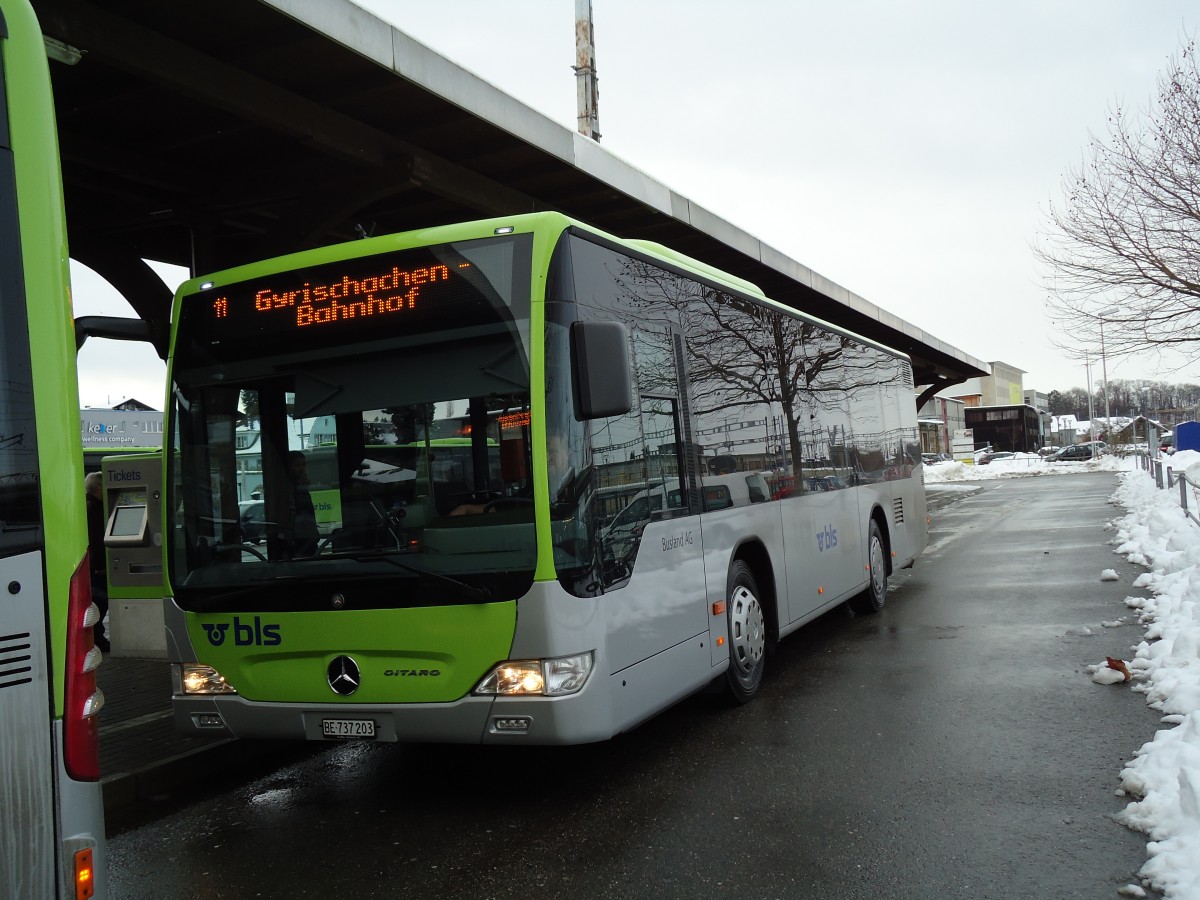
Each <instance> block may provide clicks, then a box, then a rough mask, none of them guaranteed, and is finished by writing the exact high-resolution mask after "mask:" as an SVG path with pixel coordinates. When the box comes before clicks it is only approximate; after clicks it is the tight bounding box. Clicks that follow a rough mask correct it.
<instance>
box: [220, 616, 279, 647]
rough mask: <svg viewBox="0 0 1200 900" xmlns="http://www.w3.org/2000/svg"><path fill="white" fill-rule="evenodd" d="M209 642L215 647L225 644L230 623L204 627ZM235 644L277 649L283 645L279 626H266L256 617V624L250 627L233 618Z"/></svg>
mask: <svg viewBox="0 0 1200 900" xmlns="http://www.w3.org/2000/svg"><path fill="white" fill-rule="evenodd" d="M203 627H204V631H205V634H207V635H208V642H209V643H210V644H212V645H213V646H214V647H220V646H221V645H222V644H223V643H225V634H226V632H227V631H229V623H228V622H224V623H222V624H220V625H204V626H203ZM233 643H234V644H235V645H236V646H238V647H275V646H277V645H279V644H282V643H283V637H282V636H281V635H280V634H279V626H278V625H264V624H263V623H262V620H261V619H260V618H259V617H258V616H255V617H254V624H253V625H248V624H245V623H243V622H242V620H241V619H239V618H238V617H237V616H234V617H233Z"/></svg>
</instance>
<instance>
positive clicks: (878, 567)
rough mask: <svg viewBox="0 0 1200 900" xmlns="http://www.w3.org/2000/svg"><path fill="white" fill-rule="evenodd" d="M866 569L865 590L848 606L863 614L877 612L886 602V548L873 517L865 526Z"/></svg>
mask: <svg viewBox="0 0 1200 900" xmlns="http://www.w3.org/2000/svg"><path fill="white" fill-rule="evenodd" d="M867 570H868V576H867V588H866V590H864V591H863V592H862V593H861V594H858V595H857V596H856V597H854V598H853V599H852V600H851V601H850V608H851V609H852V610H854V611H855V612H856V613H858V614H859V615H864V616H865V615H871V614H872V613H877V612H879V611H880V610H881V609H883V604H884V603H885V602H887V577H888V575H887V573H888V565H887V548H886V545H885V544H884V543H883V533H882V532H881V531H880V530H879V523H878V522H876V521H875V520H874V519H872V520H871V524H870V526H869V527H868V528H867Z"/></svg>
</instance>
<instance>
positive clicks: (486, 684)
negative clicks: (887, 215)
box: [472, 650, 594, 697]
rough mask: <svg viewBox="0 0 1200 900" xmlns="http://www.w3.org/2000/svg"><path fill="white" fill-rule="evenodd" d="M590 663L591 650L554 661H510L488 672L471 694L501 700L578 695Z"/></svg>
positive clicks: (589, 672) (585, 679)
mask: <svg viewBox="0 0 1200 900" xmlns="http://www.w3.org/2000/svg"><path fill="white" fill-rule="evenodd" d="M593 660H594V656H593V654H592V652H591V651H590V650H589V651H588V652H587V653H579V654H576V655H575V656H559V657H556V658H554V659H515V660H514V659H510V660H507V661H505V662H502V663H500V664H499V665H498V666H496V667H495V668H493V669H492V671H490V672H488V674H487V675H486V676H485V677H484V679H483V680H482V681H480V682H479V684H478V685H476V687H475V690H474V691H473V692H472V693H475V694H491V695H493V696H504V697H514V696H526V697H529V696H540V697H562V696H565V695H567V694H574V693H578V692H579V691H580V690H582V689H583V686H584V684H586V683H587V680H588V676H589V675H591V674H592V663H593Z"/></svg>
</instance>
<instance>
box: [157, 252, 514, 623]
mask: <svg viewBox="0 0 1200 900" xmlns="http://www.w3.org/2000/svg"><path fill="white" fill-rule="evenodd" d="M527 249H528V248H527V246H524V245H523V242H518V241H514V240H512V239H497V240H495V241H492V240H485V241H469V242H461V243H459V244H454V245H444V246H442V247H435V248H421V249H419V250H416V251H413V250H409V251H398V252H392V253H388V254H383V255H374V256H371V257H367V258H360V259H356V260H351V261H343V262H341V263H338V264H336V265H335V266H328V265H327V266H324V267H321V268H308V269H304V270H300V271H289V272H285V273H283V274H282V275H281V274H277V273H273V274H271V275H269V276H261V277H258V278H255V279H252V280H250V281H246V282H241V283H238V284H235V285H232V286H227V287H225V288H222V289H220V290H219V291H218V292H217V294H219V296H215V295H214V293H213V292H212V291H208V292H207V293H205V292H201V293H200V294H196V295H192V296H185V297H184V298H182V301H181V315H180V325H179V332H178V335H177V340H176V357H175V360H174V366H173V398H174V403H173V409H172V416H173V423H172V427H171V429H170V437H169V443H170V452H169V453H168V460H169V465H170V466H171V467H172V473H171V478H170V481H169V488H168V490H169V491H170V492H171V493H172V494H173V496H171V497H170V498H169V499H170V501H171V504H172V505H171V508H172V509H173V510H175V519H174V529H173V532H174V533H173V537H172V540H173V547H172V553H171V560H170V567H171V575H172V579H173V583H174V586H175V597H176V601H177V602H178V603H179V605H180V606H181V607H183V608H184V609H193V610H196V611H209V610H211V611H216V610H221V609H232V608H236V607H237V605H238V603H239V602H243V603H244V602H245V598H244V597H243V596H242V594H243V590H244V589H253V590H254V594H255V600H254V602H255V604H256V605H259V606H261V607H263V608H273V609H279V610H287V609H294V610H302V609H318V608H320V609H328V608H329V604H330V602H331V601H330V598H331V596H333V595H334V594H336V595H338V596H341V597H343V599H344V601H345V602H346V603H347V604H348V605H353V606H354V607H355V608H380V607H395V606H406V605H428V604H431V603H435V602H445V603H461V602H472V601H485V600H490V599H496V600H501V599H512V598H513V597H514V596H516V595H518V594H519V593H521V592H522V591H523V590H526V589H528V586H529V584H530V583H532V577H533V568H534V562H535V558H534V557H535V539H534V524H533V522H534V516H533V507H532V490H531V482H530V472H531V456H530V453H531V442H530V402H529V401H530V393H529V354H528V343H529V313H528V307H529V293H530V292H529V276H528V261H527V260H526V261H525V262H524V264H523V265H522V264H519V263H518V257H519V256H520V255H521V253H522V252H525V251H527ZM439 260H441V261H446V262H448V263H449V264H450V266H449V272H450V273H451V274H450V276H449V281H450V288H449V289H447V288H445V287H442V286H438V289H437V291H436V292H435V290H433V289H432V288H430V285H429V284H423V285H422V290H420V291H418V290H417V289H416V288H412V289H410V290H409V291H408V292H407V293H406V295H405V296H406V297H407V298H408V299H415V300H416V303H415V305H414V306H413V307H412V308H408V309H405V310H402V311H399V312H389V311H388V310H387V308H386V306H383V305H381V306H380V307H378V310H377V314H373V315H372V314H368V315H369V317H370V318H371V321H370V322H369V323H368V325H369V327H364V326H362V323H360V322H357V321H348V323H346V324H345V327H342V324H341V323H335V324H334V325H333V326H331V327H326V328H325V333H324V334H321V333H317V332H313V331H304V330H301V329H300V328H296V327H294V326H293V325H292V320H291V318H290V316H291V315H295V316H297V318H299V317H301V316H307V317H309V318H311V317H313V316H314V314H316V315H320V313H321V311H322V310H329V309H334V310H336V309H337V307H336V305H330V304H325V305H324V306H322V305H321V304H320V302H318V301H315V300H314V301H312V302H310V303H308V304H307V311H303V310H304V308H305V302H304V300H303V299H296V300H294V301H293V302H294V308H295V312H294V313H293V311H292V310H291V309H285V310H284V314H285V315H287V316H288V318H284V317H283V316H281V317H280V322H279V323H274V322H271V323H264V322H261V321H259V318H258V314H257V313H254V312H247V311H246V309H245V308H243V309H240V310H239V308H238V307H239V304H240V305H241V306H242V307H246V306H248V305H249V304H253V303H255V302H256V298H261V297H262V295H263V294H264V292H266V291H267V290H269V291H270V292H271V296H274V297H287V296H288V292H289V291H291V292H292V294H293V295H295V294H296V293H297V292H296V291H295V290H294V286H300V285H303V287H302V288H301V290H310V291H311V292H312V293H313V294H315V293H316V291H315V289H314V288H313V286H314V285H320V284H322V283H324V284H334V285H343V284H346V283H359V282H362V281H363V280H364V279H363V278H362V273H363V272H385V273H386V272H400V273H406V272H412V271H414V270H416V269H418V268H424V269H425V270H429V269H431V268H432V267H433V266H434V265H439V264H440V263H438V262H437V261H439ZM442 268H447V267H446V266H442ZM346 271H349V273H350V274H349V275H344V274H343V275H341V276H340V277H339V273H343V272H346ZM462 271H466V272H468V273H469V274H468V275H459V274H458V273H459V272H462ZM372 277H374V276H372ZM455 279H459V283H457V284H455V283H453V282H454V280H455ZM382 280H383V279H382V278H377V279H376V281H382ZM403 286H404V285H403V283H401V287H403ZM350 293H351V295H352V294H353V291H352V290H351V292H350ZM378 293H379V294H383V292H378ZM384 299H385V300H386V295H384ZM335 303H336V301H335ZM349 305H351V304H350V303H344V304H343V305H342V309H345V308H346V307H348V306H349ZM214 309H220V310H221V314H220V316H219V317H214V315H213V310H214ZM360 313H361V310H360ZM409 313H412V314H411V315H409ZM226 316H228V318H232V319H235V320H236V319H237V318H238V317H239V316H242V318H243V326H242V328H241V329H238V330H236V331H229V332H226V331H225V330H224V324H225V321H226ZM254 328H260V329H261V333H260V334H258V336H257V346H254V347H251V346H249V345H248V344H247V335H246V329H254ZM384 579H386V580H388V581H392V582H402V583H403V584H404V585H405V587H402V588H399V589H391V588H389V589H387V590H382V589H380V581H381V580H384Z"/></svg>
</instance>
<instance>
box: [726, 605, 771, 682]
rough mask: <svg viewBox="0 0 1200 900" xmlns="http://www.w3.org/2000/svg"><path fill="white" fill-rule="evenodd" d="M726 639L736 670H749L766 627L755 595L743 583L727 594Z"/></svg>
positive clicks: (763, 641) (763, 645)
mask: <svg viewBox="0 0 1200 900" xmlns="http://www.w3.org/2000/svg"><path fill="white" fill-rule="evenodd" d="M729 640H730V646H731V649H732V651H733V661H734V662H735V663H736V664H737V667H738V669H739V671H740V672H742V673H748V672H753V671H754V669H755V668H756V667H757V666H758V664H759V661H760V660H761V659H762V655H763V651H764V649H765V648H766V644H767V627H766V621H765V620H764V619H763V611H762V606H761V605H760V604H759V602H758V598H757V597H755V596H754V595H753V594H752V593H750V592H749V591H748V590H746V588H744V587H738V588H737V589H735V590H734V592H733V596H732V597H730V598H729Z"/></svg>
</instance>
